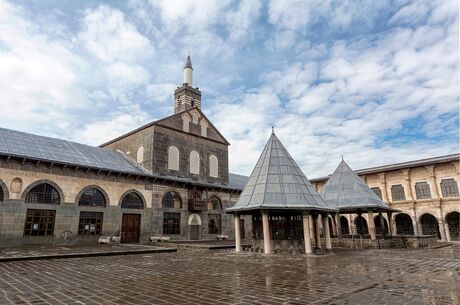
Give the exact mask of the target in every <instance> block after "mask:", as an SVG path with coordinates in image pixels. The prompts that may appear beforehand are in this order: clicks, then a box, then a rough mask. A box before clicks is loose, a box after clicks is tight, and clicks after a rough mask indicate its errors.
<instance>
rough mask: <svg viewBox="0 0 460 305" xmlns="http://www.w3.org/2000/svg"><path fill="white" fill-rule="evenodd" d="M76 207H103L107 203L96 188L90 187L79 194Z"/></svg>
mask: <svg viewBox="0 0 460 305" xmlns="http://www.w3.org/2000/svg"><path fill="white" fill-rule="evenodd" d="M78 205H85V206H92V207H105V206H106V205H107V202H106V200H105V196H104V194H102V192H101V191H100V190H98V189H97V188H94V187H91V188H88V189H86V190H85V191H84V192H83V194H81V196H80V199H79V200H78Z"/></svg>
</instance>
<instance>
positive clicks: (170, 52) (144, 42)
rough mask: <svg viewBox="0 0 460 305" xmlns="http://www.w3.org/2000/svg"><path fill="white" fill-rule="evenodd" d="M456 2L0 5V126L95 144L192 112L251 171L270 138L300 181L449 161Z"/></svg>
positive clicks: (454, 138) (233, 160) (200, 0)
mask: <svg viewBox="0 0 460 305" xmlns="http://www.w3.org/2000/svg"><path fill="white" fill-rule="evenodd" d="M458 40H459V38H458V3H457V1H452V0H449V1H420V0H419V1H406V0H398V1H358V0H353V1H351V0H342V1H332V0H323V1H296V0H293V1H280V0H272V1H263V2H262V1H257V0H255V1H225V0H221V1H210V0H195V1H182V0H181V1H153V0H151V1H149V0H145V1H104V2H102V1H9V2H5V1H2V0H0V109H1V111H0V126H1V127H6V128H12V129H16V130H22V131H27V132H32V133H37V134H42V135H48V136H54V137H59V138H64V139H69V140H73V141H78V142H82V143H87V144H92V145H97V144H101V143H103V142H105V141H107V140H109V139H111V138H114V137H116V136H118V135H120V134H122V133H124V132H127V131H129V130H132V129H134V128H136V127H138V126H140V125H142V124H145V123H147V122H150V121H152V120H155V119H158V118H161V117H164V116H167V115H170V114H171V113H172V111H173V101H172V99H173V91H174V89H175V88H176V86H177V85H179V84H181V83H182V68H183V65H184V61H185V57H186V54H187V52H188V51H190V52H191V56H192V62H193V66H194V81H196V84H195V85H196V86H198V87H200V89H201V90H202V93H203V102H202V109H203V111H204V112H205V113H206V114H207V115H208V116H209V118H210V119H211V121H213V123H214V124H215V125H216V126H217V127H218V128H219V130H220V131H221V132H222V134H223V135H224V136H225V137H226V138H227V139H228V140H229V141H230V143H231V144H232V145H231V146H230V161H229V162H230V169H231V171H232V172H236V173H242V174H249V173H250V171H251V170H252V168H253V166H254V164H255V162H256V161H257V158H258V156H259V154H260V152H261V150H262V148H263V145H264V144H265V142H266V141H267V139H268V137H269V134H270V131H271V126H272V125H274V126H275V130H276V133H277V134H278V136H279V138H280V139H281V140H282V142H283V143H284V145H285V146H286V147H287V148H288V150H289V151H290V152H291V154H292V155H293V157H294V158H295V159H296V160H297V162H298V163H299V164H300V165H301V167H302V169H303V170H304V172H305V173H306V174H307V176H308V177H310V178H314V177H318V176H322V175H327V174H329V173H331V172H332V171H333V170H334V169H335V167H336V166H337V165H338V163H339V161H340V158H341V155H342V154H343V155H344V157H345V160H346V161H347V162H348V163H349V164H350V166H352V167H353V168H355V169H359V168H364V167H370V166H378V165H383V164H388V163H392V162H401V161H406V160H414V159H418V158H425V157H431V156H437V155H443V154H449V153H454V152H458V149H459V148H458V139H459V133H458V129H459V104H458V97H459V71H458V70H459V57H458V53H459V41H458Z"/></svg>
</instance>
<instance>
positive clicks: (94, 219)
mask: <svg viewBox="0 0 460 305" xmlns="http://www.w3.org/2000/svg"><path fill="white" fill-rule="evenodd" d="M103 218H104V213H101V212H80V221H79V224H78V235H101V234H102V222H103Z"/></svg>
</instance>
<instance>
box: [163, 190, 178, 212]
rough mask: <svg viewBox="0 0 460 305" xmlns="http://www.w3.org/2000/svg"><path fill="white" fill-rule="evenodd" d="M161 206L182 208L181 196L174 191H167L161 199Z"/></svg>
mask: <svg viewBox="0 0 460 305" xmlns="http://www.w3.org/2000/svg"><path fill="white" fill-rule="evenodd" d="M161 207H162V208H170V209H182V197H181V196H180V194H179V193H178V192H176V191H168V192H166V193H165V194H164V195H163V198H162V199H161Z"/></svg>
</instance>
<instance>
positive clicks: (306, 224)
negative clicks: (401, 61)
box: [303, 214, 313, 254]
mask: <svg viewBox="0 0 460 305" xmlns="http://www.w3.org/2000/svg"><path fill="white" fill-rule="evenodd" d="M303 240H304V243H305V253H306V254H311V253H313V251H312V249H311V238H310V215H309V214H304V215H303Z"/></svg>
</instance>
